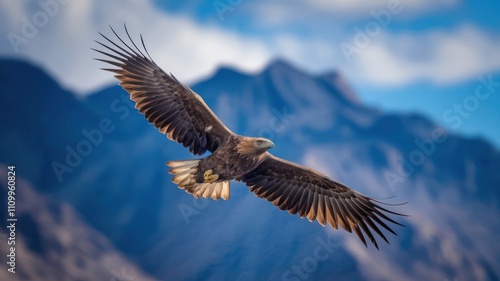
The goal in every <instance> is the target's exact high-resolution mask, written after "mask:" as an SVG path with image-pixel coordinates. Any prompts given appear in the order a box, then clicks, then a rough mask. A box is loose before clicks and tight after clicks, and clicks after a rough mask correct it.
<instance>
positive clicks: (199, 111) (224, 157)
mask: <svg viewBox="0 0 500 281" xmlns="http://www.w3.org/2000/svg"><path fill="white" fill-rule="evenodd" d="M111 30H112V31H113V33H114V34H115V36H116V38H117V39H118V40H119V41H120V42H121V44H117V43H116V42H114V41H113V40H110V39H109V38H108V37H106V36H104V35H103V34H101V33H100V35H101V36H102V37H103V38H104V39H105V40H106V41H107V42H108V43H109V44H104V43H101V42H98V41H96V42H97V43H98V44H99V45H101V46H102V47H103V48H105V50H97V49H93V50H95V51H96V52H98V53H100V54H102V55H104V56H106V57H107V58H106V59H97V60H99V61H102V62H105V63H106V64H109V65H112V66H113V67H114V68H103V69H104V70H107V71H111V72H113V73H114V74H115V77H116V78H117V79H118V80H119V81H120V85H121V86H122V87H123V88H124V89H125V90H126V91H127V92H128V93H129V94H130V99H131V100H132V101H134V102H135V105H136V108H137V109H138V111H139V112H140V113H142V114H143V115H144V117H145V118H146V119H147V120H148V121H149V122H150V123H151V124H153V125H154V126H155V127H156V128H157V129H158V130H159V131H160V132H161V133H163V134H165V135H166V136H167V137H168V138H169V139H170V140H173V141H176V142H178V143H180V144H182V145H183V146H184V147H186V148H188V149H189V151H190V152H191V153H192V154H194V155H203V154H205V153H207V152H208V153H210V154H209V155H208V156H206V157H204V158H201V159H190V160H177V161H168V162H167V163H166V164H167V165H168V166H169V167H170V169H169V173H170V174H172V175H173V178H172V181H173V182H174V183H175V184H176V185H177V186H178V187H179V188H180V189H183V190H185V191H186V192H188V193H189V194H192V195H193V196H195V197H196V198H199V197H205V198H212V199H215V200H217V199H220V198H223V199H225V200H228V199H229V195H230V184H229V183H230V181H231V180H236V181H241V182H243V183H244V184H245V185H247V186H248V187H249V189H250V191H251V192H253V193H255V195H256V196H258V197H259V198H263V199H266V200H268V201H269V202H271V203H272V204H274V205H276V206H277V207H278V208H279V209H280V210H286V211H288V212H289V213H290V214H292V215H294V214H297V215H299V216H300V217H301V218H305V217H307V219H308V220H309V221H318V222H319V223H320V224H321V225H323V226H325V225H327V224H329V225H330V226H331V227H333V228H334V229H338V227H339V226H340V227H341V228H343V229H345V230H346V231H348V232H355V233H356V235H357V236H358V237H359V239H360V240H361V241H362V242H363V243H364V244H365V246H366V245H367V244H366V240H365V235H366V236H367V237H368V239H369V240H370V241H371V242H372V243H373V245H374V246H375V247H376V248H377V249H378V243H377V240H376V239H375V236H374V235H373V232H375V233H376V234H377V235H378V236H379V237H381V238H382V239H383V240H384V241H386V242H387V243H389V241H388V240H387V238H386V236H385V234H384V233H383V232H382V231H383V230H384V231H388V232H391V233H393V234H396V233H395V232H394V231H393V230H392V228H391V227H389V226H388V225H387V222H389V223H393V224H397V225H401V224H400V223H398V222H396V221H394V220H393V219H392V218H390V217H389V216H388V215H389V214H393V215H402V214H399V213H396V212H393V211H390V210H388V209H386V208H384V207H382V206H381V204H386V205H389V204H387V203H383V202H380V201H378V200H375V199H372V198H370V197H368V196H366V195H363V194H361V193H359V192H357V191H355V190H353V189H351V188H349V187H348V186H346V185H344V184H342V183H340V182H338V181H335V180H333V179H331V178H329V177H327V176H325V175H323V174H321V173H319V172H317V171H314V170H312V169H309V168H307V167H304V166H301V165H299V164H296V163H293V162H290V161H287V160H284V159H281V158H279V157H276V156H274V155H272V154H271V153H269V152H268V150H269V149H271V148H273V147H274V144H273V142H272V141H270V140H268V139H264V138H252V137H248V136H241V135H237V134H235V133H233V132H232V131H231V130H230V129H229V128H227V127H226V126H225V125H224V123H222V121H221V120H220V119H219V118H218V117H217V116H216V115H215V114H214V113H213V112H212V110H211V109H210V107H208V106H207V104H206V103H205V102H204V101H203V99H202V98H201V96H199V95H198V94H197V93H195V92H194V91H192V90H191V89H190V88H189V87H188V86H186V85H184V84H182V83H181V82H179V81H178V80H177V79H176V78H175V77H174V76H173V75H172V74H167V73H166V72H164V71H163V70H162V69H161V68H160V67H159V66H158V65H157V64H156V63H155V62H154V61H153V59H151V56H150V55H149V53H148V52H147V49H146V47H145V44H144V41H143V40H142V36H141V43H142V49H141V48H139V47H137V45H136V44H135V43H134V41H133V40H132V39H131V37H130V35H129V33H128V31H127V28H126V27H125V31H126V34H127V37H128V39H129V43H128V44H127V43H126V42H125V41H124V40H123V39H122V38H121V37H120V36H118V34H117V33H116V32H115V31H114V30H113V29H111Z"/></svg>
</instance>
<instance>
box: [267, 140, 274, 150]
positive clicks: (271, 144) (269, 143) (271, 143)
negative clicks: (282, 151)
mask: <svg viewBox="0 0 500 281" xmlns="http://www.w3.org/2000/svg"><path fill="white" fill-rule="evenodd" d="M267 148H268V149H271V148H274V142H272V141H269V142H268V144H267Z"/></svg>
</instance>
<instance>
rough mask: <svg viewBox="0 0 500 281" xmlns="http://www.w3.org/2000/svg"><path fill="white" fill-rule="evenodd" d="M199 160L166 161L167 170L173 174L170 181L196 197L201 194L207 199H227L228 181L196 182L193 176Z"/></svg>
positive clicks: (228, 193)
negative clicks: (168, 167)
mask: <svg viewBox="0 0 500 281" xmlns="http://www.w3.org/2000/svg"><path fill="white" fill-rule="evenodd" d="M199 162H200V160H181V161H170V162H167V163H166V164H167V166H170V167H171V169H170V170H169V171H168V172H169V173H170V174H173V175H174V178H173V179H172V182H174V183H175V184H177V186H178V187H179V188H180V189H184V190H185V191H186V192H187V193H190V194H192V195H193V196H194V197H196V198H200V197H201V196H203V197H204V198H207V199H208V198H212V199H215V200H219V199H220V198H221V197H222V199H224V200H228V199H229V195H230V188H229V187H230V185H229V181H224V182H214V183H198V182H196V179H195V177H196V174H197V173H198V163H199Z"/></svg>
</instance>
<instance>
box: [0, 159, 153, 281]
mask: <svg viewBox="0 0 500 281" xmlns="http://www.w3.org/2000/svg"><path fill="white" fill-rule="evenodd" d="M0 171H2V176H1V183H0V191H1V192H2V194H7V192H8V191H9V190H8V187H7V184H6V183H7V176H6V174H7V166H4V165H0ZM15 202H16V209H15V210H16V213H15V214H16V216H15V218H17V221H16V222H15V225H14V227H15V228H13V229H9V230H8V231H7V230H6V229H5V228H4V227H2V229H1V230H0V235H1V236H2V238H3V237H13V238H15V239H13V240H9V241H14V242H15V244H12V243H11V244H7V243H6V240H4V239H2V243H1V245H0V250H1V252H2V254H3V253H8V254H9V255H11V256H15V257H16V260H15V261H14V262H15V263H13V264H12V266H13V270H14V271H15V273H11V272H8V271H7V268H4V267H6V266H5V264H2V270H1V271H0V279H1V280H11V281H16V280H19V281H21V280H23V281H28V280H110V281H117V280H132V279H128V278H132V277H133V278H136V280H155V279H153V278H152V277H150V276H148V275H147V274H145V273H144V272H142V271H141V270H140V269H139V268H137V266H135V265H134V264H132V263H130V262H129V261H128V260H127V258H126V257H124V256H123V255H122V254H121V253H120V252H119V251H117V250H116V249H115V248H114V247H113V245H112V243H111V242H110V241H109V240H108V239H107V238H106V237H104V236H103V235H102V234H101V233H99V232H98V231H96V230H95V229H93V228H92V227H91V226H89V225H87V224H86V223H85V222H84V221H82V219H81V218H80V216H79V215H78V214H76V213H75V211H74V210H73V208H72V207H71V206H69V205H68V204H64V203H58V202H55V201H54V200H52V199H51V198H48V197H46V196H44V195H42V194H40V193H39V192H37V191H36V190H35V189H34V188H33V187H32V186H31V185H30V184H29V183H28V182H27V181H26V180H25V179H23V178H18V177H16V190H15ZM0 210H1V214H2V218H6V217H7V215H6V213H5V211H6V210H7V201H6V200H2V201H1V202H0ZM9 224H10V222H9ZM11 231H13V232H14V233H15V236H11V233H12V232H11ZM11 247H15V252H11V251H10V248H11ZM9 260H10V258H9ZM7 267H8V268H11V266H10V265H8V266H7Z"/></svg>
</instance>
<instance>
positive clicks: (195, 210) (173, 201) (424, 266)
mask: <svg viewBox="0 0 500 281" xmlns="http://www.w3.org/2000/svg"><path fill="white" fill-rule="evenodd" d="M165 70H167V71H168V69H165ZM26 77H30V83H22V81H23V80H22V79H26ZM31 77H33V78H31ZM0 82H2V83H0V85H2V86H0V87H2V91H1V94H0V101H1V103H0V115H1V120H8V121H7V122H2V123H0V129H1V130H2V132H4V135H3V137H2V140H1V141H2V143H1V146H0V162H2V163H5V164H12V163H14V164H16V166H17V167H18V170H19V173H20V174H21V175H23V177H25V178H26V179H27V180H28V181H29V182H30V184H31V185H32V186H33V187H34V188H36V189H37V192H40V193H41V194H43V196H46V197H48V198H50V200H54V201H55V202H60V204H67V205H68V206H71V207H72V208H74V210H75V211H76V212H77V213H78V215H79V216H81V218H82V219H83V220H84V222H85V223H86V224H88V225H89V226H91V227H92V228H94V229H95V230H96V231H98V232H100V233H101V234H102V235H103V236H104V237H106V239H108V240H109V241H110V242H111V243H112V244H113V246H114V247H116V249H118V250H119V251H120V252H121V253H122V254H123V255H124V256H125V257H126V258H127V259H128V260H129V261H131V262H133V263H136V264H137V265H138V266H139V267H140V268H141V269H142V270H143V271H144V272H146V273H147V274H150V275H151V276H154V277H155V278H158V279H160V280H220V279H229V280H305V279H310V280H331V279H335V280H446V279H447V280H454V279H458V280H462V279H463V280H497V279H498V278H499V276H500V271H499V269H498V266H497V264H498V261H499V260H500V245H499V244H498V243H496V242H495V241H496V238H497V235H496V233H497V232H498V231H499V230H500V223H499V221H498V220H497V219H496V217H497V216H498V214H499V198H500V194H499V191H498V189H497V188H496V186H498V185H499V184H500V175H499V174H498V172H497V171H498V169H499V168H500V153H499V151H498V149H497V148H495V147H493V146H492V145H491V144H489V143H487V142H485V141H483V140H480V139H469V138H464V137H462V136H459V135H455V134H452V133H450V132H447V131H446V130H444V129H443V128H441V127H439V126H437V125H435V124H434V123H433V122H432V121H431V120H429V119H427V118H425V117H424V116H421V115H418V114H413V113H391V114H388V113H385V112H382V111H380V110H377V109H375V108H371V107H367V106H365V105H363V104H362V102H361V101H359V99H358V98H357V97H356V95H355V93H354V92H353V91H352V90H351V89H350V88H349V86H348V83H347V82H346V81H345V80H344V79H343V78H342V75H341V74H340V73H337V72H330V73H326V74H321V75H311V74H309V73H305V72H303V71H301V70H300V69H298V68H296V67H294V66H293V65H290V64H288V63H287V62H286V61H283V60H277V61H274V62H272V63H271V64H270V65H269V66H268V67H267V68H265V69H264V70H262V71H261V72H260V73H257V74H252V75H251V74H246V73H241V72H239V71H237V70H235V69H232V68H229V67H222V68H220V69H219V70H218V71H216V72H215V73H214V74H213V75H212V76H211V77H208V78H207V79H205V80H204V81H201V82H199V83H197V84H195V85H193V87H192V88H193V89H194V90H195V91H196V92H198V93H199V94H200V95H201V96H202V97H203V98H204V100H205V101H206V102H207V104H208V105H209V106H210V107H211V108H212V109H213V110H214V111H215V112H216V114H217V115H218V116H219V117H220V118H221V120H222V121H223V122H225V123H226V124H227V125H228V127H229V128H231V129H232V130H233V131H235V132H237V133H240V134H246V135H252V136H262V137H267V138H270V139H271V140H273V142H274V143H275V144H276V148H275V149H274V150H273V151H271V152H272V153H273V154H275V155H277V156H279V157H283V158H287V159H289V160H292V161H296V162H299V163H302V164H305V165H307V166H310V167H312V168H315V169H317V170H319V171H321V172H324V173H326V174H328V175H330V176H332V177H333V178H335V179H338V180H340V181H342V182H344V183H346V184H348V185H350V186H352V187H353V188H355V189H357V190H359V191H361V192H362V193H365V194H367V195H370V196H373V197H376V198H387V197H393V196H395V198H393V199H391V200H387V201H388V202H392V203H399V202H404V201H407V202H408V204H406V205H403V206H388V207H389V208H391V209H393V210H397V211H399V212H403V213H406V214H409V215H410V216H409V217H407V218H398V220H399V221H400V222H402V223H403V224H405V225H406V227H405V228H402V227H396V230H397V232H398V234H399V237H396V236H393V235H391V234H388V235H387V236H388V237H389V241H390V243H391V244H390V245H381V250H380V251H376V250H375V249H374V248H373V247H369V248H365V247H364V246H363V245H362V244H361V243H360V242H359V241H358V240H357V238H355V237H354V235H352V234H349V233H346V232H344V231H333V230H331V229H329V228H323V227H321V226H320V225H319V224H317V223H310V222H308V221H307V220H301V219H299V218H298V217H297V216H293V217H292V216H290V215H289V214H288V213H286V212H281V211H279V210H278V209H277V208H276V207H275V206H273V205H272V204H270V203H268V202H266V201H265V200H261V199H258V198H257V197H255V196H254V195H253V194H252V193H250V192H248V188H247V187H245V186H244V185H242V184H232V190H231V199H230V200H228V201H224V202H223V201H220V202H219V201H217V202H215V201H208V200H204V199H200V200H195V199H193V197H192V196H190V195H188V194H186V193H185V192H183V191H182V190H179V189H178V188H177V187H175V186H174V185H173V184H172V183H171V182H170V180H171V176H170V175H168V173H167V170H168V169H167V167H166V166H165V162H166V161H168V160H174V159H190V158H193V156H191V155H190V154H189V153H187V151H185V149H182V146H180V145H178V144H176V143H173V142H171V141H168V140H167V138H166V137H165V136H164V135H162V134H159V133H158V131H157V130H156V129H155V128H154V127H153V126H151V125H150V124H148V122H147V121H146V120H145V119H144V118H143V117H142V116H141V115H140V114H138V113H137V111H136V110H135V109H134V108H133V104H132V102H130V101H129V100H128V96H127V94H126V93H125V92H124V91H123V90H122V89H121V88H119V87H118V86H113V87H110V88H107V89H104V90H102V91H99V92H97V93H94V94H92V95H90V96H88V97H86V98H83V99H82V98H76V97H75V96H74V95H72V94H71V93H69V92H68V91H65V90H63V89H61V88H60V87H59V86H58V85H57V83H56V82H55V81H53V80H52V79H51V78H50V77H49V76H47V75H46V74H45V73H44V72H43V71H42V70H40V69H38V68H36V67H33V66H31V65H29V64H27V63H24V62H19V61H12V60H3V61H0ZM33 121H36V122H33ZM37 125H39V126H37ZM41 208H42V207H41Z"/></svg>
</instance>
